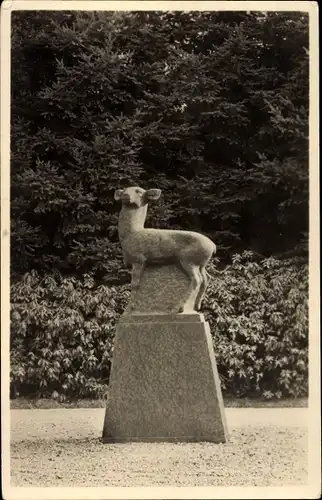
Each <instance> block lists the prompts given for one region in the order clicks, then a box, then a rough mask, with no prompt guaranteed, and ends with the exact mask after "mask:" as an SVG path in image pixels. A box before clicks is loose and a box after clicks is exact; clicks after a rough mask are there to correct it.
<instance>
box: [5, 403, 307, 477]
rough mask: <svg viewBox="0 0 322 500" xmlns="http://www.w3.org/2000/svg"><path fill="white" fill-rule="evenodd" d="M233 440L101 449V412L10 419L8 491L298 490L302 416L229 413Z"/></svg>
mask: <svg viewBox="0 0 322 500" xmlns="http://www.w3.org/2000/svg"><path fill="white" fill-rule="evenodd" d="M226 415H227V421H228V426H229V430H230V439H229V442H228V443H225V444H212V443H178V444H173V443H128V444H111V445H110V444H102V443H101V442H100V440H99V437H100V434H101V431H102V425H103V418H104V409H95V410H93V409H87V410H81V409H76V410H13V411H11V485H12V486H38V487H39V486H291V485H292V486H296V485H299V486H300V485H305V484H306V483H307V421H306V419H307V411H306V409H296V410H295V409H292V410H288V411H287V410H285V409H281V410H275V409H274V410H267V409H264V410H263V409H261V410H260V409H256V410H250V409H226Z"/></svg>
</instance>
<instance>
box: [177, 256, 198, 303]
mask: <svg viewBox="0 0 322 500" xmlns="http://www.w3.org/2000/svg"><path fill="white" fill-rule="evenodd" d="M180 265H181V267H182V269H183V271H184V272H185V273H186V275H187V276H188V278H189V279H190V286H189V289H188V293H187V298H186V300H185V302H184V303H183V305H182V307H181V308H180V312H191V311H194V310H195V304H196V298H197V295H198V291H199V288H200V285H201V280H202V277H201V275H200V270H199V266H196V265H195V264H192V263H191V262H185V261H181V262H180Z"/></svg>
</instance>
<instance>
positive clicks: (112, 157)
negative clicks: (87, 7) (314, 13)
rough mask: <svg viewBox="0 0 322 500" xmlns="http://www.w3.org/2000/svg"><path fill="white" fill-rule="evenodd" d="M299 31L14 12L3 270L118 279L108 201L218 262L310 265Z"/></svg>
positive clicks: (232, 21)
mask: <svg viewBox="0 0 322 500" xmlns="http://www.w3.org/2000/svg"><path fill="white" fill-rule="evenodd" d="M307 50H308V18H307V15H306V14H305V13H300V12H298V13H296V12H295V13H294V12H293V13H292V12H278V13H276V12H270V13H267V14H263V13H256V12H204V13H201V12H172V13H171V12H163V13H161V12H129V13H122V12H118V13H113V12H81V11H75V12H68V11H61V12H59V11H56V12H50V11H49V12H48V11H31V12H23V11H20V12H13V14H12V79H11V81H12V164H11V179H12V191H11V196H12V204H11V210H12V228H11V230H12V235H11V251H12V272H13V273H17V274H21V273H24V272H27V271H29V270H30V269H37V270H38V271H40V272H42V271H44V270H48V269H51V268H52V267H54V268H57V269H59V270H60V271H61V272H62V273H65V274H66V273H74V274H75V273H77V274H78V276H81V275H82V274H84V273H87V272H93V271H94V272H95V273H96V277H97V278H101V277H103V276H104V275H105V276H106V277H107V280H110V279H111V278H112V277H114V278H115V276H118V272H119V269H120V267H121V264H120V249H119V244H118V242H117V241H116V240H117V237H116V235H115V231H114V230H113V228H114V227H115V226H116V222H117V211H118V206H117V205H116V204H115V203H114V201H113V192H114V190H115V189H116V188H119V187H125V186H128V185H129V184H132V183H135V184H140V185H141V186H142V187H152V186H156V187H160V188H162V190H163V195H164V196H163V199H162V200H161V202H160V203H159V204H158V205H156V206H155V207H151V208H150V211H149V221H148V223H149V224H152V225H154V226H157V225H160V226H161V227H171V228H176V227H177V228H185V229H195V230H198V231H201V232H203V233H205V234H207V235H209V236H210V237H211V238H212V239H213V240H214V241H215V242H216V243H217V244H218V247H219V255H220V257H221V259H222V260H223V259H226V260H227V259H228V260H227V261H229V258H230V257H231V255H232V254H233V253H235V252H239V251H242V250H244V249H250V250H252V251H255V252H257V253H259V254H261V255H262V256H270V255H278V254H285V253H288V252H293V254H295V255H297V254H300V253H303V252H304V253H305V252H306V233H307V231H308V227H307V226H308V220H307V219H308V154H307V145H308V98H309V95H308V53H307Z"/></svg>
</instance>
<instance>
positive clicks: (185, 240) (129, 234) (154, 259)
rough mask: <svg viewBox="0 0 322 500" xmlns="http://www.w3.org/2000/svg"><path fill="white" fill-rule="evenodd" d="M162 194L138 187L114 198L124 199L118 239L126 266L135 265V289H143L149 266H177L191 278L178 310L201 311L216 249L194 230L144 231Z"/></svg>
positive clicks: (117, 193) (133, 269)
mask: <svg viewBox="0 0 322 500" xmlns="http://www.w3.org/2000/svg"><path fill="white" fill-rule="evenodd" d="M160 195H161V191H160V190H159V189H149V190H147V191H144V190H143V189H141V188H139V187H131V188H127V189H124V190H117V191H116V192H115V199H116V200H122V209H121V212H120V216H119V223H118V229H119V238H120V241H121V245H122V251H123V256H124V263H125V265H126V266H132V288H133V289H136V288H138V287H139V286H140V278H141V276H142V273H143V271H144V267H145V265H146V263H160V264H162V263H170V262H171V263H175V264H177V265H178V266H179V267H181V269H182V270H183V271H184V272H185V274H186V275H187V276H188V277H189V279H190V288H189V291H188V294H187V295H188V296H187V299H186V301H185V303H184V304H183V305H180V306H178V307H177V309H178V311H180V312H188V311H191V310H194V309H195V308H196V309H199V308H200V304H201V300H202V298H203V295H204V293H205V290H206V286H207V283H208V276H207V272H206V269H205V266H206V265H207V263H208V261H209V259H210V258H211V256H212V254H213V253H214V252H215V251H216V246H215V244H214V243H213V242H212V241H211V240H210V239H209V238H207V237H206V236H204V235H202V234H199V233H195V232H192V231H181V230H168V229H149V228H145V227H144V223H145V219H146V214H147V207H148V202H149V201H153V200H156V199H158V198H159V197H160ZM178 311H177V312H178Z"/></svg>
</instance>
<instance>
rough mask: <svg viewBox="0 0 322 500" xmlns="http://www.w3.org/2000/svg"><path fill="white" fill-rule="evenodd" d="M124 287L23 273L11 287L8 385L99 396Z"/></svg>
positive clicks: (125, 297)
mask: <svg viewBox="0 0 322 500" xmlns="http://www.w3.org/2000/svg"><path fill="white" fill-rule="evenodd" d="M128 297H129V289H128V287H127V286H123V287H118V289H116V288H115V287H106V286H103V285H102V286H98V287H97V286H96V285H95V282H94V280H93V279H92V278H91V277H90V276H84V278H83V280H82V281H80V280H76V279H75V278H62V277H61V276H60V275H59V274H57V275H56V276H46V277H45V278H41V277H40V276H39V275H38V274H37V273H36V272H34V271H33V272H31V273H28V274H26V275H25V276H24V277H23V279H22V280H21V281H20V282H18V283H16V284H14V285H12V287H11V384H12V390H14V391H18V393H20V395H22V394H30V393H35V394H37V395H40V396H49V395H50V396H51V397H53V398H57V399H61V400H64V399H65V397H66V396H69V397H71V396H77V397H86V396H89V397H99V396H100V395H101V394H102V393H103V392H104V391H105V390H106V387H107V385H108V379H109V373H110V365H111V357H112V351H113V338H114V325H115V321H116V320H117V318H118V317H119V315H120V314H121V312H122V310H123V309H124V307H125V304H126V302H127V301H128Z"/></svg>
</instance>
